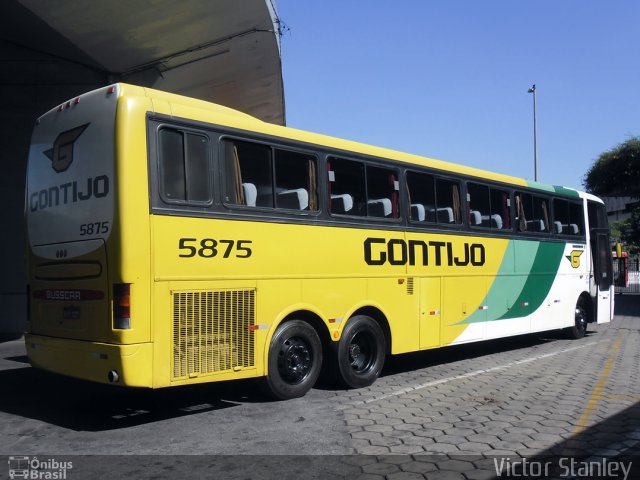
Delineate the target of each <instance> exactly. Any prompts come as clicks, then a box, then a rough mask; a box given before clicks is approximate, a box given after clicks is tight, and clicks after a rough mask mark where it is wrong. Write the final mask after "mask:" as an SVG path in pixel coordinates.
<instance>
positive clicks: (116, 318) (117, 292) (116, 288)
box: [113, 283, 131, 330]
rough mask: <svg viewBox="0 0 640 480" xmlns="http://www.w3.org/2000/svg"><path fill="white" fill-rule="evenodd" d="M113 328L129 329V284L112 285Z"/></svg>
mask: <svg viewBox="0 0 640 480" xmlns="http://www.w3.org/2000/svg"><path fill="white" fill-rule="evenodd" d="M113 328H114V329H117V330H129V329H130V328H131V284H130V283H115V284H114V285H113Z"/></svg>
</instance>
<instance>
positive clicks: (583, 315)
mask: <svg viewBox="0 0 640 480" xmlns="http://www.w3.org/2000/svg"><path fill="white" fill-rule="evenodd" d="M588 321H589V311H588V310H587V304H586V302H585V299H584V297H580V298H579V299H578V303H576V309H575V320H574V325H573V327H571V328H569V329H568V330H567V334H568V335H569V338H571V339H574V340H578V339H580V338H583V337H584V336H585V334H586V333H587V323H588Z"/></svg>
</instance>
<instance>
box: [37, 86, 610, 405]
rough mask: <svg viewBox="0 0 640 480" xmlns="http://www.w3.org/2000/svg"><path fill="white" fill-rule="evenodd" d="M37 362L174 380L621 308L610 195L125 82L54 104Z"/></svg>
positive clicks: (44, 154)
mask: <svg viewBox="0 0 640 480" xmlns="http://www.w3.org/2000/svg"><path fill="white" fill-rule="evenodd" d="M25 216H26V228H27V237H28V246H27V256H28V275H29V286H28V290H29V319H28V325H27V330H28V331H27V334H26V336H25V342H26V348H27V352H28V356H29V359H30V361H31V364H32V365H33V366H35V367H39V368H42V369H45V370H48V371H51V372H57V373H60V374H64V375H69V376H73V377H77V378H81V379H86V380H91V381H95V382H103V383H111V384H116V385H123V386H132V387H150V388H158V387H167V386H174V385H184V384H191V383H198V382H212V381H220V380H231V379H248V378H254V377H262V379H261V380H262V383H263V385H264V387H265V389H266V390H267V392H268V393H269V394H270V395H272V396H273V397H275V398H278V399H287V398H293V397H299V396H302V395H304V394H305V393H306V392H307V391H308V390H309V389H310V388H311V387H312V386H313V385H314V383H315V382H316V380H317V378H318V374H319V373H320V372H321V370H322V369H325V371H326V373H327V376H329V377H331V378H334V379H336V380H337V381H338V382H340V383H341V384H343V385H344V386H346V387H350V388H359V387H364V386H367V385H370V384H372V383H373V382H374V381H375V380H376V378H377V377H378V375H379V374H380V371H381V369H382V367H383V364H384V361H385V358H386V357H387V355H393V354H400V353H405V352H414V351H418V350H424V349H431V348H438V347H442V346H447V345H455V344H461V343H465V342H474V341H481V340H486V339H494V338H499V337H506V336H512V335H519V334H527V333H531V332H538V331H545V330H552V329H567V331H568V332H569V334H570V335H571V336H573V337H576V338H580V337H582V336H583V335H584V333H585V331H586V328H587V324H588V323H589V322H598V323H604V322H609V321H610V320H611V317H612V312H613V291H612V286H611V280H612V279H611V277H612V270H611V268H612V266H611V254H610V244H609V236H608V235H609V234H608V228H607V219H606V212H605V210H604V205H603V204H602V202H601V201H600V200H599V199H597V198H596V197H594V196H591V195H589V194H586V193H582V192H578V191H576V190H572V189H569V188H562V187H555V186H551V185H546V184H542V183H536V182H531V181H526V180H523V179H520V178H515V177H511V176H507V175H501V174H497V173H491V172H487V171H483V170H479V169H475V168H468V167H464V166H460V165H456V164H453V163H447V162H443V161H438V160H432V159H428V158H423V157H418V156H414V155H409V154H405V153H400V152H396V151H391V150H387V149H382V148H377V147H373V146H369V145H364V144H360V143H355V142H351V141H346V140H341V139H336V138H331V137H328V136H323V135H318V134H313V133H308V132H304V131H299V130H295V129H291V128H286V127H282V126H277V125H272V124H268V123H264V122H262V121H259V120H257V119H255V118H253V117H251V116H248V115H246V114H243V113H240V112H238V111H234V110H232V109H229V108H226V107H222V106H220V105H215V104H211V103H207V102H204V101H200V100H195V99H191V98H186V97H183V96H178V95H173V94H169V93H164V92H160V91H155V90H152V89H147V88H142V87H137V86H132V85H127V84H116V85H112V86H109V87H105V88H102V89H99V90H95V91H92V92H89V93H86V94H83V95H80V96H78V97H77V98H73V99H71V100H70V101H68V102H66V103H64V104H62V105H60V106H59V107H57V108H55V109H53V110H51V111H50V112H48V113H46V114H44V115H43V116H41V117H40V118H39V119H38V120H37V121H36V124H35V127H34V131H33V136H32V142H31V147H30V152H29V161H28V172H27V186H26V205H25Z"/></svg>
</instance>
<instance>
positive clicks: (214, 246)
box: [178, 238, 253, 258]
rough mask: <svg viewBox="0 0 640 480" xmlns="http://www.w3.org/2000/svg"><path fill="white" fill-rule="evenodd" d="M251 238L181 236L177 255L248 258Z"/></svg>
mask: <svg viewBox="0 0 640 480" xmlns="http://www.w3.org/2000/svg"><path fill="white" fill-rule="evenodd" d="M252 243H253V242H252V241H251V240H215V239H213V238H202V239H197V238H181V239H179V240H178V250H180V252H181V253H180V254H179V255H178V256H179V257H182V258H192V257H195V256H198V257H202V258H213V257H217V256H218V255H221V256H222V258H229V257H231V256H234V257H235V258H249V257H250V256H251V254H252V253H253V251H252V250H251V244H252Z"/></svg>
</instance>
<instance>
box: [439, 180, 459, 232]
mask: <svg viewBox="0 0 640 480" xmlns="http://www.w3.org/2000/svg"><path fill="white" fill-rule="evenodd" d="M436 219H437V222H438V223H444V224H460V223H462V213H461V204H460V183H459V182H456V181H454V180H447V179H445V178H436Z"/></svg>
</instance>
